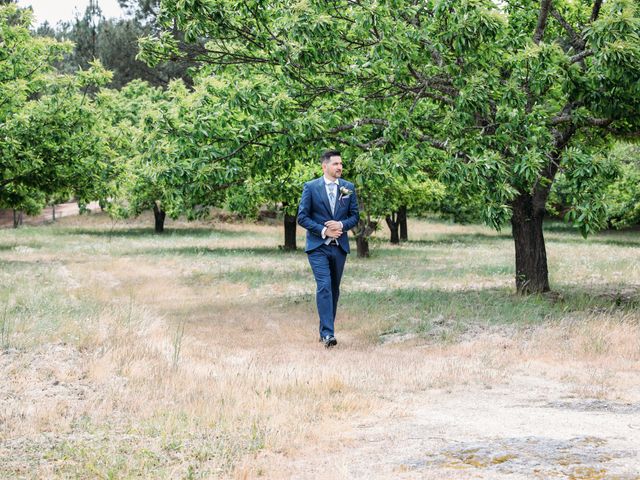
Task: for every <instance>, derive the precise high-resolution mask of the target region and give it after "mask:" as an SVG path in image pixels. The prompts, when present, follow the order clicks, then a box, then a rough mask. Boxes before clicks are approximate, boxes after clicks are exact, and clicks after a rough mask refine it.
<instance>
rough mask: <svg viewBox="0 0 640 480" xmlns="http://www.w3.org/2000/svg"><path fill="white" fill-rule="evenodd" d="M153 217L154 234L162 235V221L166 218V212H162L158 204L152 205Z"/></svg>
mask: <svg viewBox="0 0 640 480" xmlns="http://www.w3.org/2000/svg"><path fill="white" fill-rule="evenodd" d="M153 216H154V217H155V220H156V222H155V232H156V233H162V232H164V219H165V217H166V216H167V214H166V212H164V211H163V210H162V209H161V208H160V207H159V206H158V202H155V203H154V204H153Z"/></svg>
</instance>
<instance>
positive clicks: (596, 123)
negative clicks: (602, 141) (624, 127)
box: [551, 114, 613, 127]
mask: <svg viewBox="0 0 640 480" xmlns="http://www.w3.org/2000/svg"><path fill="white" fill-rule="evenodd" d="M574 120H575V119H574V117H573V115H570V114H563V115H558V116H555V117H553V118H552V119H551V124H552V125H560V124H562V123H571V122H573V121H574ZM611 123H613V120H612V119H611V118H594V117H589V118H586V119H585V123H584V125H590V126H592V127H607V126H609V125H611Z"/></svg>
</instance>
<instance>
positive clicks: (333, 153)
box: [320, 150, 340, 163]
mask: <svg viewBox="0 0 640 480" xmlns="http://www.w3.org/2000/svg"><path fill="white" fill-rule="evenodd" d="M339 156H340V151H338V150H327V151H325V152H324V153H323V154H322V156H321V157H320V160H321V161H322V163H327V162H328V161H329V160H330V159H331V157H339Z"/></svg>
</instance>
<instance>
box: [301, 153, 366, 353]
mask: <svg viewBox="0 0 640 480" xmlns="http://www.w3.org/2000/svg"><path fill="white" fill-rule="evenodd" d="M321 160H322V171H323V175H322V177H320V178H317V179H315V180H312V181H310V182H307V183H305V185H304V188H303V190H302V199H301V200H300V207H299V208H298V223H299V224H300V225H301V226H302V227H304V228H306V230H307V242H306V246H305V252H307V256H308V258H309V264H310V265H311V270H312V271H313V276H314V277H315V279H316V285H317V289H316V303H317V305H318V315H319V316H320V340H321V341H322V342H324V345H325V347H327V348H330V347H333V346H334V345H337V343H338V341H337V340H336V337H335V331H334V322H335V319H336V310H337V308H338V297H339V296H340V279H341V278H342V272H343V271H344V263H345V261H346V260H347V254H348V253H349V236H348V234H347V231H348V230H351V229H352V228H353V227H355V226H356V225H357V223H358V219H359V218H360V215H359V214H358V200H357V198H356V191H355V188H354V186H353V183H350V182H347V181H346V180H342V178H340V177H341V176H342V159H341V158H340V152H338V151H337V150H328V151H326V152H324V153H323V154H322V157H321Z"/></svg>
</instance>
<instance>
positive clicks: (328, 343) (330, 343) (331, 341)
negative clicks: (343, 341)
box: [321, 335, 338, 348]
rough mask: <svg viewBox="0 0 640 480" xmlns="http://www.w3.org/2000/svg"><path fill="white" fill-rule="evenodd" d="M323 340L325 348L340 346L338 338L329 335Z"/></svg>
mask: <svg viewBox="0 0 640 480" xmlns="http://www.w3.org/2000/svg"><path fill="white" fill-rule="evenodd" d="M321 340H322V342H323V343H324V346H325V347H326V348H331V347H335V346H336V345H337V344H338V341H337V340H336V337H334V336H333V335H327V336H326V337H324V338H322V339H321Z"/></svg>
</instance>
